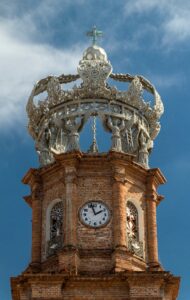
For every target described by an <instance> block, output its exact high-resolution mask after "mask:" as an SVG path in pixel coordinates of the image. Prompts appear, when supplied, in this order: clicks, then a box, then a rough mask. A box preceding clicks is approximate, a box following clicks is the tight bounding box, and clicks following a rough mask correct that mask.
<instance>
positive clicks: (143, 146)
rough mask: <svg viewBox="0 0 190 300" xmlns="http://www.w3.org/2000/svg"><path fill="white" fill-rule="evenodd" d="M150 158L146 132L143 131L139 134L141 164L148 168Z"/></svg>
mask: <svg viewBox="0 0 190 300" xmlns="http://www.w3.org/2000/svg"><path fill="white" fill-rule="evenodd" d="M148 156H149V152H148V141H147V137H146V135H145V132H144V131H143V130H141V131H140V133H139V162H140V163H141V164H142V165H144V166H145V167H148Z"/></svg>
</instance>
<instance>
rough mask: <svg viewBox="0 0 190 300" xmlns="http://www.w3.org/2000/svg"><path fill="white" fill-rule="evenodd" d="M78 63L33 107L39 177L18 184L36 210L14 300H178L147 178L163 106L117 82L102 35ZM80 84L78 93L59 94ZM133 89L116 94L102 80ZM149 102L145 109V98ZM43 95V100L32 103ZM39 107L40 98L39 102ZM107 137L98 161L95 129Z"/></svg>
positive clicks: (144, 83)
mask: <svg viewBox="0 0 190 300" xmlns="http://www.w3.org/2000/svg"><path fill="white" fill-rule="evenodd" d="M88 35H90V36H92V37H93V45H92V46H90V47H89V48H88V49H86V51H85V52H84V54H83V57H82V59H81V61H80V62H79V65H78V74H77V75H61V76H59V77H55V76H48V77H47V78H44V79H42V80H40V81H38V82H37V84H36V85H35V86H34V88H33V90H32V93H31V95H30V97H29V100H28V104H27V113H28V117H29V125H28V129H29V133H30V134H31V135H32V137H33V138H34V140H35V144H36V150H37V153H38V155H39V161H40V167H39V168H38V169H30V170H29V171H28V172H27V174H26V175H25V177H24V178H23V183H24V184H28V185H29V186H30V187H31V195H29V196H26V197H24V199H25V200H26V202H27V203H28V205H29V206H30V207H31V208H32V257H31V262H30V264H29V266H28V267H27V269H26V270H25V271H24V272H23V273H22V274H21V275H20V276H18V277H15V278H11V286H12V299H13V300H53V299H54V300H61V299H64V300H69V299H73V300H92V299H93V300H96V299H97V300H102V299H105V300H112V299H114V300H116V299H117V300H124V299H125V300H132V299H133V300H135V299H139V300H140V299H141V300H145V299H146V300H153V299H154V300H156V299H157V300H161V299H164V300H174V299H177V294H178V289H179V278H178V277H174V276H173V275H172V274H170V273H169V272H167V271H164V269H163V267H162V266H161V264H160V262H159V259H158V245H157V224H156V207H157V205H158V204H159V203H160V201H161V200H162V199H163V197H162V196H161V195H159V194H158V193H157V188H158V186H159V185H160V184H163V183H165V178H164V176H163V175H162V173H161V171H160V170H159V169H151V168H149V162H148V159H149V154H150V151H151V150H152V148H153V140H154V139H155V138H156V136H157V134H158V133H159V130H160V124H159V118H160V116H161V115H162V113H163V104H162V101H161V98H160V96H159V94H158V92H157V91H156V89H155V88H154V86H153V85H152V84H151V83H150V82H149V81H148V80H146V79H145V78H144V77H142V76H131V75H129V74H114V73H112V66H111V64H110V62H109V61H108V59H107V55H106V53H105V51H104V49H102V48H100V47H99V46H97V45H96V40H97V37H98V36H99V35H101V32H100V31H98V30H96V28H93V30H92V31H91V32H89V33H88ZM78 78H80V79H81V80H82V84H80V85H79V86H75V87H74V88H73V89H71V90H65V89H63V88H62V86H61V85H62V84H63V83H68V82H72V81H75V80H77V79H78ZM108 78H112V79H113V80H115V81H123V82H129V87H128V90H126V91H120V90H118V89H116V88H115V87H113V86H110V85H109V84H108V83H107V79H108ZM144 90H146V91H148V92H150V93H152V94H153V97H154V105H153V106H152V107H151V106H150V104H149V103H147V102H146V101H145V100H144V99H143V91H144ZM44 91H47V95H48V96H47V98H46V99H44V100H43V99H42V100H41V101H39V102H38V104H35V103H36V101H34V98H35V97H36V96H38V95H40V94H41V93H43V92H44ZM38 97H39V96H38ZM89 118H91V119H92V120H93V126H92V128H93V141H92V145H91V147H90V149H89V151H88V152H87V153H84V152H81V151H80V142H79V137H80V132H81V130H82V129H83V126H84V124H85V123H86V122H87V121H88V119H89ZM97 118H99V120H100V122H102V124H103V127H104V128H105V130H107V131H109V132H110V133H111V141H112V143H111V149H110V150H109V151H108V152H107V153H100V152H99V151H98V146H97V143H96V119H97Z"/></svg>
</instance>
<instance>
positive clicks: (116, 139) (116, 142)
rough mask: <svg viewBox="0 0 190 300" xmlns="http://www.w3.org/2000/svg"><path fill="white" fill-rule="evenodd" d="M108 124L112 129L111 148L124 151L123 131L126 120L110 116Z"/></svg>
mask: <svg viewBox="0 0 190 300" xmlns="http://www.w3.org/2000/svg"><path fill="white" fill-rule="evenodd" d="M107 126H108V128H109V129H111V131H112V147H111V150H113V151H118V152H122V144H121V131H122V130H124V129H125V121H124V120H122V121H120V120H119V119H118V118H115V117H112V118H111V117H110V116H109V118H108V122H107Z"/></svg>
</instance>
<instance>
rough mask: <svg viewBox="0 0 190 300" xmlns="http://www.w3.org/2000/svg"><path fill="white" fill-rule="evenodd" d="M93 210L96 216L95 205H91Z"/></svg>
mask: <svg viewBox="0 0 190 300" xmlns="http://www.w3.org/2000/svg"><path fill="white" fill-rule="evenodd" d="M91 208H92V210H93V213H94V215H96V212H95V210H94V205H93V204H92V203H91Z"/></svg>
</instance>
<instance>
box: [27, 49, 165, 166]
mask: <svg viewBox="0 0 190 300" xmlns="http://www.w3.org/2000/svg"><path fill="white" fill-rule="evenodd" d="M111 72H112V66H111V64H110V62H109V61H108V59H107V54H106V52H105V51H104V49H102V48H100V47H98V46H96V45H93V46H91V47H89V48H87V50H86V51H85V52H84V54H83V58H82V59H81V61H80V62H79V66H78V73H79V74H77V75H61V76H59V77H56V76H48V77H46V78H44V79H41V80H40V81H38V82H37V83H36V84H35V86H34V88H33V90H32V93H31V95H30V97H29V100H28V103H27V107H26V109H27V113H28V117H29V124H28V130H29V133H30V134H31V135H32V137H33V138H34V140H35V142H36V150H37V153H38V154H39V160H40V164H41V165H42V166H44V165H47V164H49V163H52V162H53V161H54V159H53V154H52V151H53V152H56V153H63V152H70V151H75V150H79V149H80V145H79V138H80V135H79V133H80V131H81V130H82V128H83V126H84V123H85V122H86V121H87V119H88V118H89V117H90V116H94V115H96V116H98V117H99V118H100V119H101V121H102V123H103V126H104V128H105V130H106V131H109V132H111V133H112V146H111V149H112V150H114V151H119V152H126V153H129V154H133V155H134V156H135V160H136V162H138V163H140V164H141V165H142V166H144V167H146V168H148V158H149V153H150V151H151V149H152V148H153V140H154V139H155V138H156V136H157V135H158V133H159V131H160V123H159V118H160V116H161V115H162V113H163V111H164V108H163V103H162V100H161V98H160V96H159V94H158V92H157V91H156V89H155V87H154V86H153V85H152V84H151V83H150V82H149V81H148V80H147V79H145V78H144V77H143V76H139V75H136V76H132V75H130V74H113V73H111ZM109 77H110V78H112V79H113V80H118V81H123V82H130V85H129V88H128V90H126V91H119V90H117V88H115V87H112V86H109V85H108V83H107V79H108V78H109ZM79 78H81V79H82V83H81V84H80V85H79V86H78V87H77V86H74V87H73V88H72V89H71V90H64V89H62V86H61V84H63V83H68V82H71V81H75V80H77V79H79ZM144 90H146V91H148V92H150V93H152V94H153V96H154V105H153V107H151V105H150V103H148V102H146V101H145V100H144V99H143V91H144ZM44 91H47V97H45V99H42V100H40V101H38V102H37V104H35V102H36V101H34V100H35V99H34V98H35V97H36V96H38V95H40V94H42V93H43V92H44Z"/></svg>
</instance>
